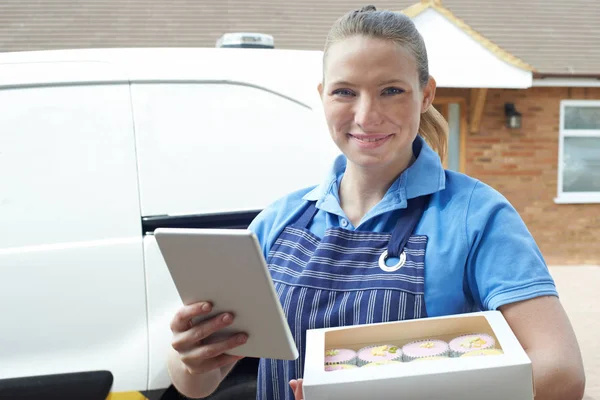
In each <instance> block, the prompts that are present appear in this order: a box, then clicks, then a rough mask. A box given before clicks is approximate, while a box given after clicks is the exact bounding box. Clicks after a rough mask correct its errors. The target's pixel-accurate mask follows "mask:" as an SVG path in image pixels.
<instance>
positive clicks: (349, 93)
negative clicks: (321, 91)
mask: <svg viewBox="0 0 600 400" xmlns="http://www.w3.org/2000/svg"><path fill="white" fill-rule="evenodd" d="M331 94H332V95H334V96H342V97H351V96H354V92H352V91H351V90H349V89H336V90H334V91H333V92H331Z"/></svg>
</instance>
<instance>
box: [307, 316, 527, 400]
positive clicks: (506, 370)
mask: <svg viewBox="0 0 600 400" xmlns="http://www.w3.org/2000/svg"><path fill="white" fill-rule="evenodd" d="M472 333H477V334H483V333H486V334H488V335H491V336H492V337H493V338H494V339H495V340H496V345H495V348H496V349H500V350H502V351H503V353H504V354H500V355H486V356H475V357H451V358H447V359H443V360H428V361H421V362H415V361H409V362H402V363H400V364H394V365H380V366H374V367H368V368H367V367H360V368H353V369H344V370H337V371H325V368H324V363H325V351H326V350H327V349H335V348H338V349H339V348H346V349H352V350H359V349H361V348H363V347H366V346H372V345H383V344H390V345H396V346H399V347H401V346H403V345H404V344H407V343H409V342H412V341H415V340H421V339H439V340H444V341H446V342H449V341H450V340H452V339H453V338H455V337H457V336H460V335H463V334H472ZM305 360H306V361H305V366H304V384H303V387H304V399H305V400H326V399H331V400H333V399H340V400H342V399H343V400H365V399H377V400H385V399H394V400H396V399H410V400H431V399H436V400H437V399H440V400H441V399H444V400H452V399H460V400H506V399H510V400H532V399H533V397H534V384H533V372H532V367H531V360H530V359H529V357H528V356H527V353H525V351H524V350H523V348H522V347H521V345H520V343H519V341H518V340H517V338H516V336H515V335H514V333H513V332H512V330H511V329H510V326H509V325H508V323H507V322H506V320H505V319H504V317H503V316H502V314H501V313H500V312H499V311H485V312H477V313H469V314H460V315H452V316H446V317H433V318H424V319H416V320H408V321H399V322H385V323H378V324H368V325H356V326H347V327H339V328H324V329H312V330H308V331H307V333H306V356H305Z"/></svg>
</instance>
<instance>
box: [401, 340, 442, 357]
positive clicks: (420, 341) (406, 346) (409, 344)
mask: <svg viewBox="0 0 600 400" xmlns="http://www.w3.org/2000/svg"><path fill="white" fill-rule="evenodd" d="M428 342H432V343H439V344H442V345H443V346H442V349H440V351H438V352H435V353H431V354H427V355H412V354H410V349H407V348H408V347H410V346H413V345H415V344H419V345H424V344H425V343H428ZM407 350H408V354H407ZM402 352H403V356H402V360H403V361H405V362H410V361H413V360H417V359H421V358H429V357H447V356H448V355H449V353H450V349H449V347H448V343H447V342H444V341H443V340H439V339H424V340H415V341H413V342H410V343H407V344H406V345H405V346H404V347H403V348H402Z"/></svg>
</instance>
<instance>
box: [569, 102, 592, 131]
mask: <svg viewBox="0 0 600 400" xmlns="http://www.w3.org/2000/svg"><path fill="white" fill-rule="evenodd" d="M565 129H600V107H565Z"/></svg>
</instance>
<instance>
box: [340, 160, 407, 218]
mask: <svg viewBox="0 0 600 400" xmlns="http://www.w3.org/2000/svg"><path fill="white" fill-rule="evenodd" d="M410 156H411V158H409V159H408V160H407V161H404V162H402V163H401V165H399V166H397V167H395V168H394V167H392V166H390V165H386V166H382V167H369V168H366V167H361V166H359V165H356V164H353V163H351V162H350V161H348V165H347V166H346V172H345V173H344V176H343V178H342V182H341V183H340V191H339V195H340V205H341V207H342V210H344V213H345V214H346V216H347V217H348V219H350V222H352V225H354V226H358V225H359V224H360V221H361V220H362V219H363V217H364V216H365V214H366V213H367V212H368V211H369V210H371V209H372V208H373V207H375V205H377V203H379V202H380V201H381V199H383V196H385V194H386V193H387V191H388V190H389V188H390V186H392V184H393V183H394V181H395V180H396V179H398V177H399V176H400V174H402V172H404V170H406V169H407V168H408V167H409V166H410V165H411V164H412V163H413V162H414V156H413V155H412V152H411V153H410Z"/></svg>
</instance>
